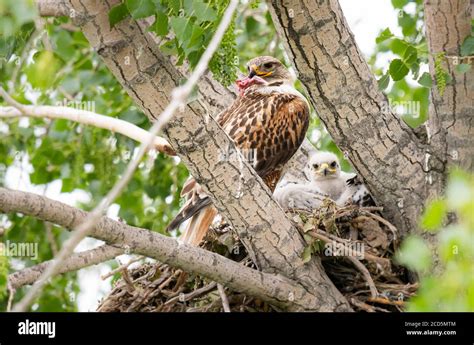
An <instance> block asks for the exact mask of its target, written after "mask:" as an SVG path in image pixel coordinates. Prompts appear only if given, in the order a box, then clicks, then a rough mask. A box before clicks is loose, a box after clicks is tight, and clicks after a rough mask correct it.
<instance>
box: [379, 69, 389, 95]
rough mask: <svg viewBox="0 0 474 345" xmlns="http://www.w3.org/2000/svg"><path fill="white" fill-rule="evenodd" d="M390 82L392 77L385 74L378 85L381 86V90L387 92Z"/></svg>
mask: <svg viewBox="0 0 474 345" xmlns="http://www.w3.org/2000/svg"><path fill="white" fill-rule="evenodd" d="M389 82H390V75H389V74H388V73H385V74H384V75H383V76H382V78H380V79H379V80H377V83H378V84H379V90H381V91H382V90H385V89H386V88H387V86H388V83H389Z"/></svg>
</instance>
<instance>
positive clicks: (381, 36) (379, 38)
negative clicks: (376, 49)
mask: <svg viewBox="0 0 474 345" xmlns="http://www.w3.org/2000/svg"><path fill="white" fill-rule="evenodd" d="M391 37H393V34H392V32H391V31H390V29H389V28H386V29H385V30H384V31H382V32H381V33H380V34H379V35H378V36H377V38H376V39H375V43H377V44H379V43H381V42H383V41H385V40H388V39H389V38H391Z"/></svg>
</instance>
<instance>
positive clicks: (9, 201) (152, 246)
mask: <svg viewBox="0 0 474 345" xmlns="http://www.w3.org/2000/svg"><path fill="white" fill-rule="evenodd" d="M0 212H1V213H11V212H19V213H22V214H25V215H29V216H34V217H36V218H38V219H41V220H44V221H48V222H51V223H55V224H58V225H60V226H62V227H64V228H66V229H69V230H72V229H74V228H76V227H77V226H78V225H79V224H81V223H82V222H83V221H84V219H85V218H86V217H87V212H85V211H82V210H79V209H77V208H74V207H71V206H68V205H66V204H63V203H61V202H59V201H54V200H51V199H49V198H46V197H44V196H41V195H37V194H32V193H26V192H20V191H13V190H9V189H6V188H0ZM91 236H92V237H94V238H96V239H99V240H102V241H105V242H107V243H108V244H110V245H115V246H118V247H121V248H119V249H118V250H119V251H121V252H123V251H127V252H130V253H136V254H141V255H145V256H148V257H150V258H154V259H156V260H158V261H160V262H164V263H167V264H169V265H171V266H174V267H178V268H181V269H183V270H184V271H186V272H191V273H196V274H201V275H203V276H205V277H207V278H209V279H212V280H214V281H216V282H218V283H221V284H224V285H225V286H228V287H229V288H231V289H233V290H235V291H239V292H242V293H246V294H249V295H251V296H256V297H259V298H261V299H262V300H265V301H267V302H269V303H272V304H274V305H276V306H279V307H281V308H285V309H288V310H292V311H301V310H321V308H322V310H326V309H325V308H324V303H323V302H322V301H321V300H320V299H319V296H315V295H313V294H312V293H311V292H310V291H308V289H305V288H304V287H303V286H301V285H300V284H299V283H297V282H295V281H292V280H290V279H288V278H286V277H284V276H281V275H276V274H269V273H263V272H259V271H257V270H254V269H251V268H248V267H245V266H243V265H241V264H239V263H237V262H235V261H232V260H230V259H227V258H225V257H223V256H221V255H218V254H216V253H212V252H210V251H207V250H204V249H201V248H197V247H194V246H189V245H185V244H179V243H178V242H177V241H176V240H175V239H173V238H171V237H167V236H163V235H160V234H158V233H156V232H152V231H149V230H146V229H141V228H137V227H133V226H130V225H126V224H124V223H121V222H117V221H114V220H112V219H110V218H108V217H102V218H101V220H100V221H99V222H98V223H97V225H96V226H95V227H94V229H93V230H92V232H91ZM118 254H119V253H117V255H118ZM43 264H45V263H43ZM43 264H42V265H43ZM76 264H77V263H76ZM43 268H44V266H43ZM39 269H40V270H41V266H40V267H39ZM63 269H64V270H65V269H67V267H63ZM27 270H28V269H27ZM14 275H15V274H13V276H14ZM16 278H17V280H18V281H17V282H18V283H19V282H20V281H22V282H24V281H25V280H28V279H29V278H27V277H25V276H23V275H22V274H18V276H16ZM328 293H330V292H329V291H328ZM322 305H323V307H322Z"/></svg>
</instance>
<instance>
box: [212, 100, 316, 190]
mask: <svg viewBox="0 0 474 345" xmlns="http://www.w3.org/2000/svg"><path fill="white" fill-rule="evenodd" d="M218 121H219V124H220V125H221V126H222V128H223V129H224V130H225V131H226V132H227V133H228V134H229V136H230V137H231V138H232V139H233V140H234V142H235V144H236V146H237V147H238V148H239V149H240V151H241V152H242V153H243V155H244V157H249V158H252V159H253V161H252V159H249V160H250V163H252V164H253V166H254V169H255V170H256V171H257V173H258V174H259V176H261V177H262V178H263V179H264V180H265V182H266V183H267V185H268V186H269V187H270V189H272V190H273V189H274V187H275V185H276V183H277V182H278V179H279V177H280V176H279V173H281V170H282V168H283V166H284V165H285V164H286V163H287V162H288V160H289V159H290V158H291V157H292V156H293V155H294V154H295V152H296V150H298V148H299V147H300V145H301V143H302V142H303V140H304V136H305V134H306V131H307V129H308V123H309V108H308V104H307V103H306V101H305V100H304V99H302V98H301V97H299V96H296V95H294V94H288V93H277V92H274V93H271V94H261V93H258V92H253V93H248V94H247V93H246V95H244V96H243V97H241V98H239V99H238V100H237V101H236V102H235V103H234V104H233V105H232V106H231V107H230V108H229V110H228V111H227V112H225V113H223V114H221V115H220V116H219V119H218Z"/></svg>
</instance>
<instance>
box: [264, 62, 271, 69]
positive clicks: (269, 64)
mask: <svg viewBox="0 0 474 345" xmlns="http://www.w3.org/2000/svg"><path fill="white" fill-rule="evenodd" d="M263 67H265V68H266V69H269V68H272V67H273V63H271V62H267V63H264V64H263Z"/></svg>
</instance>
